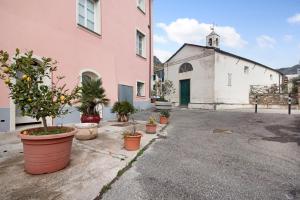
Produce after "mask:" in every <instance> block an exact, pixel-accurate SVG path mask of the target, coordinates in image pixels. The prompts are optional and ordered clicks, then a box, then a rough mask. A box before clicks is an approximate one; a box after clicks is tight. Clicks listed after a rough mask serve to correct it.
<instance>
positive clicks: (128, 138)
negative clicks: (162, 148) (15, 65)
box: [123, 118, 142, 151]
mask: <svg viewBox="0 0 300 200" xmlns="http://www.w3.org/2000/svg"><path fill="white" fill-rule="evenodd" d="M132 120H133V130H132V131H125V132H124V133H123V136H124V148H125V149H126V150H127V151H136V150H138V149H139V148H140V146H141V138H142V134H141V133H139V132H137V131H136V126H135V121H134V119H133V118H132Z"/></svg>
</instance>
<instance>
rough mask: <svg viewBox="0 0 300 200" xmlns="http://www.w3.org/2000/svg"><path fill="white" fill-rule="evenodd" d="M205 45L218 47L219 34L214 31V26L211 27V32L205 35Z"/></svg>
mask: <svg viewBox="0 0 300 200" xmlns="http://www.w3.org/2000/svg"><path fill="white" fill-rule="evenodd" d="M206 46H208V47H214V48H217V49H219V48H220V36H219V35H218V34H217V33H216V32H215V27H214V26H212V27H211V33H210V34H209V35H208V36H206Z"/></svg>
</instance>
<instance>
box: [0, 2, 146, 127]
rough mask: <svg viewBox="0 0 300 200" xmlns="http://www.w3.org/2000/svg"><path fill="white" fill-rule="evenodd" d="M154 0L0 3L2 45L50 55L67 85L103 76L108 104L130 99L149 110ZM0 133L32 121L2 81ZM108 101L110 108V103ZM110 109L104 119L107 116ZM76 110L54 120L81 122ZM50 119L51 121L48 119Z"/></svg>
mask: <svg viewBox="0 0 300 200" xmlns="http://www.w3.org/2000/svg"><path fill="white" fill-rule="evenodd" d="M151 6H152V0H114V1H112V0H65V1H58V0H53V1H36V0H26V1H11V0H1V1H0V24H1V33H0V36H1V37H0V49H2V50H6V51H8V52H9V53H10V54H11V55H13V53H14V51H15V49H16V48H19V49H20V50H21V51H22V52H23V51H26V50H33V51H34V55H35V56H36V58H40V57H43V56H46V57H51V58H54V59H56V60H57V61H58V62H59V72H61V73H62V74H63V75H65V76H66V79H65V81H66V82H67V83H68V84H69V85H71V86H72V85H75V84H80V82H81V81H82V78H86V77H91V78H96V77H101V78H102V80H103V84H104V87H105V89H106V93H107V95H108V98H110V99H111V105H112V104H113V103H114V102H115V101H117V100H124V99H126V100H129V101H132V102H133V104H134V105H135V106H136V107H137V108H141V109H144V108H148V107H149V106H150V101H149V86H150V82H149V81H150V77H151V76H150V74H151V64H152V39H151V38H152V37H151V35H152V30H151V27H152V26H151V12H152V11H151ZM0 91H1V94H0V120H1V121H0V132H1V131H8V130H14V129H15V127H16V124H21V123H27V122H30V120H31V119H28V118H24V117H21V116H20V115H19V114H18V111H17V110H18V109H17V108H16V107H15V105H14V104H13V103H12V102H11V101H10V99H9V97H8V90H7V88H6V86H5V85H4V84H3V82H2V81H1V82H0ZM111 105H110V106H111ZM111 117H112V114H111V113H110V107H106V108H104V109H103V118H104V119H108V118H111ZM79 119H80V113H79V112H78V111H74V112H72V113H71V114H70V115H68V116H66V117H64V118H62V119H56V120H54V121H53V123H56V124H57V123H70V122H79ZM50 122H51V121H50Z"/></svg>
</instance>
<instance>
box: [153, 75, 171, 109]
mask: <svg viewBox="0 0 300 200" xmlns="http://www.w3.org/2000/svg"><path fill="white" fill-rule="evenodd" d="M155 88H156V90H157V91H158V96H159V97H160V98H158V99H157V100H156V102H155V108H156V110H171V109H172V103H171V102H169V101H168V100H167V99H166V97H169V96H170V95H172V94H174V93H175V87H174V84H173V82H172V81H170V80H166V81H164V82H157V83H156V84H155Z"/></svg>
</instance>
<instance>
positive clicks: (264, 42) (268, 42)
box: [256, 35, 276, 48]
mask: <svg viewBox="0 0 300 200" xmlns="http://www.w3.org/2000/svg"><path fill="white" fill-rule="evenodd" d="M256 42H257V44H258V46H259V47H261V48H273V47H274V45H275V44H276V40H275V39H274V38H272V37H270V36H268V35H261V36H259V37H257V38H256Z"/></svg>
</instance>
